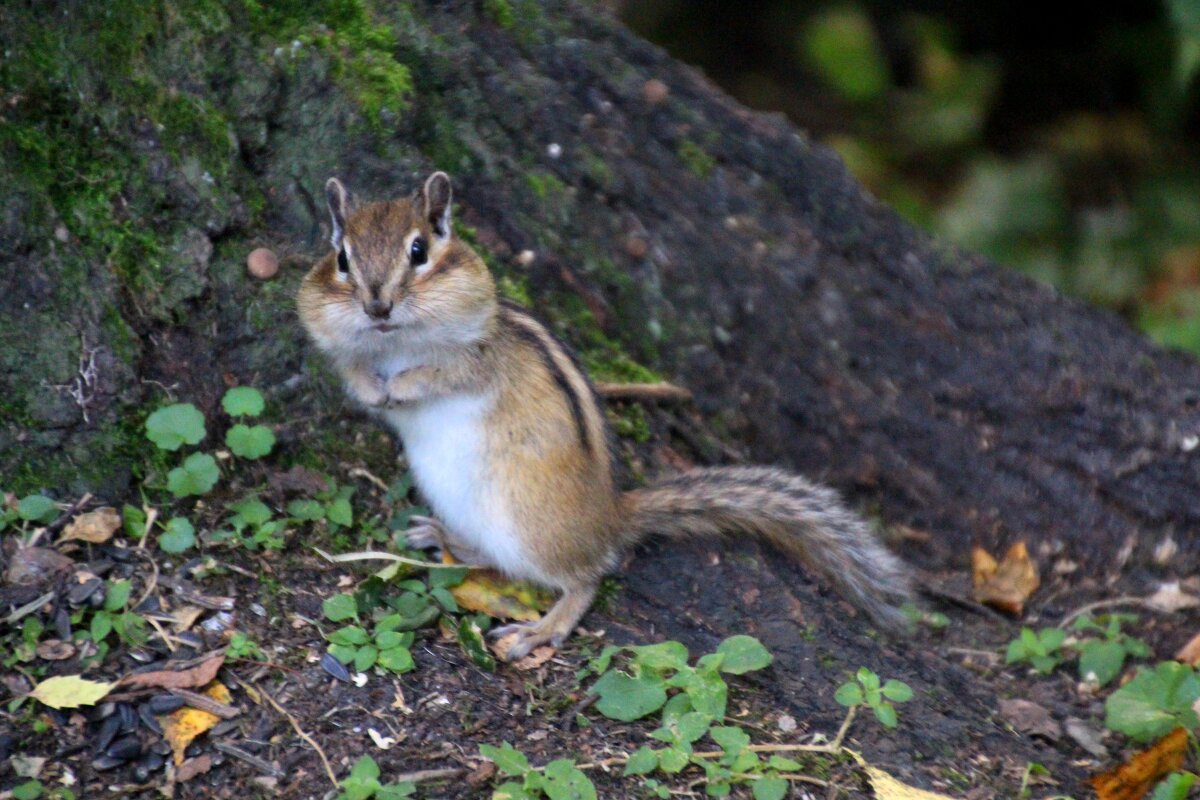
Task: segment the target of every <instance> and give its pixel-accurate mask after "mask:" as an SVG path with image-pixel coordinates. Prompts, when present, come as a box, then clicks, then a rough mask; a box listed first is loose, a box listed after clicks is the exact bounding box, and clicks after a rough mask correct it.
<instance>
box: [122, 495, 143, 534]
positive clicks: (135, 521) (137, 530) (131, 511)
mask: <svg viewBox="0 0 1200 800" xmlns="http://www.w3.org/2000/svg"><path fill="white" fill-rule="evenodd" d="M121 525H122V527H124V529H125V535H126V536H128V537H129V538H130V539H141V538H142V537H143V536H145V535H146V512H145V511H142V510H141V509H140V508H138V507H137V506H131V505H129V504H128V503H126V504H125V505H124V506H123V507H122V508H121Z"/></svg>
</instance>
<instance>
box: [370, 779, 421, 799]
mask: <svg viewBox="0 0 1200 800" xmlns="http://www.w3.org/2000/svg"><path fill="white" fill-rule="evenodd" d="M416 793H417V785H416V784H415V783H413V782H412V781H401V782H400V783H388V784H384V785H383V786H380V787H379V789H377V790H376V792H375V800H400V798H401V797H411V796H412V795H414V794H416Z"/></svg>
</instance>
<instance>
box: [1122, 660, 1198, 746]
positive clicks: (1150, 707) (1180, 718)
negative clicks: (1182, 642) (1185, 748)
mask: <svg viewBox="0 0 1200 800" xmlns="http://www.w3.org/2000/svg"><path fill="white" fill-rule="evenodd" d="M1197 700H1200V675H1197V674H1196V671H1195V670H1194V669H1193V668H1192V667H1190V666H1188V665H1186V664H1180V663H1179V662H1177V661H1164V662H1162V663H1160V664H1156V665H1155V666H1154V667H1152V668H1145V669H1140V670H1139V671H1138V673H1137V675H1135V676H1134V678H1133V680H1131V681H1130V682H1129V683H1127V684H1125V685H1124V686H1122V687H1121V688H1119V689H1117V690H1116V691H1115V692H1113V693H1112V694H1111V695H1109V698H1108V700H1107V701H1105V703H1104V711H1105V717H1104V724H1105V725H1106V726H1108V727H1109V728H1110V729H1112V730H1114V731H1117V732H1119V733H1123V734H1125V735H1126V736H1128V737H1129V738H1131V739H1134V740H1135V741H1139V742H1148V741H1150V740H1152V739H1157V738H1159V737H1160V736H1165V735H1166V734H1168V733H1170V732H1171V731H1172V730H1174V729H1175V728H1177V727H1179V726H1183V727H1184V728H1187V729H1188V730H1189V731H1191V730H1195V729H1196V728H1197V727H1200V717H1197V715H1196V711H1195V710H1194V709H1193V707H1192V706H1193V704H1194V703H1195V702H1196V701H1197Z"/></svg>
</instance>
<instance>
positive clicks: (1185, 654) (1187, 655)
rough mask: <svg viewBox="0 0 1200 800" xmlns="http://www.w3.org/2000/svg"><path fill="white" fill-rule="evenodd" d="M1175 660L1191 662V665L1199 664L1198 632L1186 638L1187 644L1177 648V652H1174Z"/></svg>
mask: <svg viewBox="0 0 1200 800" xmlns="http://www.w3.org/2000/svg"><path fill="white" fill-rule="evenodd" d="M1175 660H1176V661H1182V662H1183V663H1185V664H1191V665H1192V666H1193V667H1195V666H1197V665H1200V633H1197V634H1196V635H1195V636H1193V637H1192V638H1191V639H1189V640H1188V643H1187V644H1185V645H1184V646H1183V647H1181V648H1179V652H1178V653H1176V654H1175Z"/></svg>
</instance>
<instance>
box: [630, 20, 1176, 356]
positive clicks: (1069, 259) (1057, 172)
mask: <svg viewBox="0 0 1200 800" xmlns="http://www.w3.org/2000/svg"><path fill="white" fill-rule="evenodd" d="M700 4H701V5H702V6H704V7H705V8H706V9H708V10H709V11H712V12H713V13H701V10H700V9H698V8H696V7H695V6H694V5H693V4H688V3H679V2H676V1H675V0H648V2H646V3H638V4H629V5H627V6H626V7H625V12H626V13H625V16H626V19H627V21H629V23H630V24H631V25H633V27H634V28H635V29H638V30H639V31H640V32H642V33H644V34H645V35H647V36H649V37H650V38H652V39H657V40H659V41H660V43H662V44H664V45H666V46H667V47H668V49H670V50H671V51H672V52H673V54H675V55H677V56H679V57H682V58H684V59H685V60H691V61H695V62H698V63H700V64H701V66H703V67H705V68H706V69H708V70H710V71H711V72H712V73H713V77H714V79H716V80H717V81H718V82H720V83H722V84H724V85H725V86H726V87H728V88H729V89H730V90H731V91H733V92H734V94H737V95H739V96H740V98H741V99H743V100H744V101H745V102H748V103H749V104H751V105H754V106H757V107H764V108H776V109H782V110H784V111H785V112H786V113H788V114H790V115H791V116H792V117H793V118H794V119H796V121H797V122H798V123H799V124H800V125H801V126H803V127H806V128H809V129H810V130H812V131H813V132H814V133H815V134H816V135H818V136H819V137H820V138H822V139H823V140H824V141H825V142H826V143H828V144H829V145H831V146H832V147H833V148H834V149H835V150H837V151H838V153H839V154H840V155H841V156H842V158H843V159H844V160H845V162H846V164H847V166H848V167H849V169H850V170H851V171H852V172H853V173H854V174H855V175H856V177H858V178H859V180H861V181H862V182H863V183H864V184H865V185H866V186H867V187H868V188H870V189H871V190H872V191H873V192H874V193H875V194H876V195H877V196H879V197H880V198H882V199H883V200H884V201H885V202H887V203H888V204H890V205H891V206H892V207H894V208H895V209H896V210H897V211H899V212H900V213H901V214H903V215H904V216H906V217H907V218H909V219H911V220H912V221H913V222H915V223H917V224H918V225H921V226H922V227H924V228H926V229H928V230H930V231H932V232H934V233H936V234H938V235H940V236H943V237H945V238H947V239H949V240H950V241H953V242H955V243H956V244H959V245H962V246H963V247H966V248H969V249H971V250H975V251H978V252H982V253H984V254H986V255H988V256H991V257H992V258H994V259H996V260H997V261H999V262H1001V263H1004V264H1006V265H1010V266H1013V267H1016V268H1017V269H1020V270H1022V271H1024V272H1026V273H1028V274H1030V275H1032V276H1034V277H1036V278H1038V279H1040V280H1043V281H1047V282H1049V283H1051V284H1053V285H1055V286H1057V287H1059V288H1060V289H1062V290H1063V291H1065V292H1069V293H1071V294H1075V295H1078V296H1081V297H1084V298H1086V299H1088V300H1089V301H1091V302H1095V303H1099V304H1101V305H1104V306H1107V307H1109V308H1112V309H1114V310H1116V311H1118V312H1119V313H1121V314H1123V315H1124V316H1125V317H1126V318H1127V319H1129V320H1131V321H1132V322H1134V323H1135V324H1137V325H1139V326H1140V327H1141V328H1142V329H1143V330H1145V331H1146V332H1147V333H1149V334H1150V335H1151V336H1153V337H1154V338H1156V339H1158V340H1159V341H1161V342H1163V343H1166V344H1169V345H1172V346H1176V347H1181V348H1185V349H1188V350H1191V351H1192V352H1196V353H1200V136H1198V135H1197V134H1198V133H1200V103H1198V102H1197V96H1198V94H1200V92H1198V84H1200V80H1198V79H1197V75H1198V74H1200V0H1161V3H1160V4H1159V5H1154V4H1147V6H1146V7H1144V8H1139V9H1137V10H1126V11H1124V12H1113V14H1111V15H1109V16H1108V17H1106V18H1104V19H1102V20H1096V19H1092V20H1088V21H1086V22H1085V23H1081V24H1080V26H1077V27H1079V28H1082V27H1083V26H1084V25H1085V24H1090V25H1093V26H1094V27H1093V28H1089V29H1087V30H1083V31H1082V32H1076V33H1075V34H1071V33H1070V31H1071V29H1069V28H1063V27H1052V26H1049V25H1047V26H1043V27H1041V28H1035V27H1031V26H1028V25H1025V24H1023V23H1022V22H1019V21H1016V20H1015V19H1014V18H1013V15H1014V14H1015V13H1017V12H1016V11H1014V9H1013V8H1012V7H1011V6H1003V5H1002V4H998V3H987V2H984V3H982V4H981V5H980V6H978V7H977V8H976V9H975V11H974V12H972V13H974V14H975V15H976V16H977V17H982V18H983V21H980V20H978V19H973V18H971V17H969V16H968V15H967V14H966V12H963V11H961V9H955V8H954V7H952V6H951V5H948V4H941V5H939V4H937V3H933V2H924V3H917V2H915V1H913V0H910V2H908V3H902V4H884V3H882V2H874V0H851V1H850V2H846V1H845V0H832V2H814V3H808V4H796V3H786V2H782V0H778V1H772V0H768V2H764V3H762V4H761V5H760V8H759V12H760V13H759V18H758V19H746V18H745V15H742V16H738V15H737V14H734V13H731V14H729V15H727V16H722V11H723V9H722V8H721V7H719V6H718V5H717V4H712V3H708V2H706V1H705V0H700ZM635 5H636V7H635ZM916 9H919V10H916ZM1022 13H1026V14H1029V13H1032V12H1029V11H1028V10H1025V11H1024V12H1022ZM1121 14H1124V16H1121ZM1021 19H1023V20H1025V21H1026V22H1027V21H1028V17H1023V18H1021ZM680 26H683V27H680ZM688 26H691V27H692V28H695V29H696V30H689V27H688ZM706 26H707V27H709V28H713V29H714V30H713V31H710V30H707V29H706ZM1072 36H1073V38H1072ZM964 42H968V44H964ZM710 52H711V53H713V55H712V56H711V60H709V56H708V54H709V53H710ZM737 54H743V55H742V57H741V58H742V60H741V61H740V62H739V61H738V59H737ZM731 61H732V62H734V63H733V64H732V65H731V63H730V62H731ZM1081 86H1082V87H1086V89H1087V91H1080V87H1081ZM1039 104H1040V105H1039Z"/></svg>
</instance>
